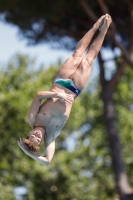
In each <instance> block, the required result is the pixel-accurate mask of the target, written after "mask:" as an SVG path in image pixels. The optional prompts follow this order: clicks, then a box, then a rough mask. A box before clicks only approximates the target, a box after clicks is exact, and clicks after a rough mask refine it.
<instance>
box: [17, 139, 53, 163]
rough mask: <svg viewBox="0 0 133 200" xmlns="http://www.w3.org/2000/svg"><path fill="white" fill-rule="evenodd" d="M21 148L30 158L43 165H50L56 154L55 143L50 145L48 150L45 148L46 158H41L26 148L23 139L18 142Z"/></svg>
mask: <svg viewBox="0 0 133 200" xmlns="http://www.w3.org/2000/svg"><path fill="white" fill-rule="evenodd" d="M18 145H19V147H20V148H21V149H22V150H23V151H24V152H25V154H27V155H28V156H29V157H31V158H33V159H34V160H36V161H37V162H39V163H41V164H43V165H49V163H50V161H51V160H52V158H53V155H54V152H55V141H53V142H52V143H50V144H49V145H48V146H47V147H46V148H45V156H40V155H37V154H35V153H33V152H30V151H29V150H28V148H27V147H26V146H25V144H24V143H23V141H22V139H20V141H18Z"/></svg>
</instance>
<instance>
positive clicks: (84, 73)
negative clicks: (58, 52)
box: [72, 14, 112, 90]
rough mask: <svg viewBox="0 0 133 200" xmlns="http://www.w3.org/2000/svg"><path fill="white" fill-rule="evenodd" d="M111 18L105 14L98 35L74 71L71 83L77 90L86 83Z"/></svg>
mask: <svg viewBox="0 0 133 200" xmlns="http://www.w3.org/2000/svg"><path fill="white" fill-rule="evenodd" d="M111 21H112V20H111V17H110V16H109V15H108V14H106V15H105V18H104V23H103V25H102V26H101V28H100V30H99V34H98V36H97V37H96V39H95V40H94V41H93V43H92V44H91V45H90V48H89V50H88V52H87V54H86V56H84V58H83V59H82V62H81V63H80V65H79V67H78V69H77V70H76V72H75V74H74V75H73V78H72V80H73V82H74V84H75V85H76V86H77V88H78V89H80V90H82V89H83V88H84V86H85V84H86V82H87V79H88V77H89V75H90V70H91V65H92V62H93V60H94V59H95V57H96V56H97V54H98V53H99V51H100V48H101V46H102V43H103V40H104V38H105V35H106V32H107V30H108V28H109V25H110V23H111Z"/></svg>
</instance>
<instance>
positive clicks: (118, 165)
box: [102, 81, 133, 200]
mask: <svg viewBox="0 0 133 200" xmlns="http://www.w3.org/2000/svg"><path fill="white" fill-rule="evenodd" d="M102 99H103V103H104V120H105V125H106V128H107V133H108V140H109V146H110V153H111V157H112V166H113V171H114V177H115V184H116V189H117V191H118V194H119V197H120V200H133V189H132V188H130V186H129V184H128V180H127V176H126V174H125V172H124V167H123V161H122V155H121V147H120V141H119V137H118V132H117V129H116V124H115V112H114V105H113V99H112V92H111V89H110V87H109V82H106V81H105V82H104V84H102Z"/></svg>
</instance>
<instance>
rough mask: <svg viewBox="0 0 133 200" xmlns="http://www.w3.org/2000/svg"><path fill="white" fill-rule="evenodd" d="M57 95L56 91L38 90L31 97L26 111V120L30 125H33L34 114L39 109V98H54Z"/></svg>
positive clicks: (34, 120) (34, 121)
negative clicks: (33, 96) (31, 99)
mask: <svg viewBox="0 0 133 200" xmlns="http://www.w3.org/2000/svg"><path fill="white" fill-rule="evenodd" d="M54 97H57V93H55V92H49V91H48V92H47V91H45V92H38V93H37V95H36V96H35V98H34V99H33V101H32V103H31V106H30V109H29V112H28V116H27V119H28V122H29V124H30V126H32V127H33V126H34V124H35V123H36V115H37V113H38V111H39V108H40V105H41V100H42V99H44V98H46V99H47V98H54Z"/></svg>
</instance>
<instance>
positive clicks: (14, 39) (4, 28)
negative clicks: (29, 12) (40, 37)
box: [0, 21, 72, 66]
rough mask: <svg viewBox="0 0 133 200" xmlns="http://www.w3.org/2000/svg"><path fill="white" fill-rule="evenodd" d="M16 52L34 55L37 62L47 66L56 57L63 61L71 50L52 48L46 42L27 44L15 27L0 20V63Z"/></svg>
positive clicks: (54, 60)
mask: <svg viewBox="0 0 133 200" xmlns="http://www.w3.org/2000/svg"><path fill="white" fill-rule="evenodd" d="M16 53H21V54H26V55H30V56H31V57H35V58H36V59H37V63H39V64H42V63H43V64H44V65H46V66H48V65H50V64H53V63H56V62H57V60H58V59H61V60H62V61H63V62H64V61H65V60H66V59H67V58H68V57H69V56H70V55H71V53H72V52H71V51H67V50H66V51H65V50H56V49H52V48H51V47H50V46H49V45H48V44H42V45H36V46H28V45H27V40H26V39H22V38H21V39H20V35H19V30H18V28H17V27H15V26H12V25H9V24H5V23H3V22H1V21H0V64H2V63H6V62H8V61H9V59H10V58H11V57H12V56H14V55H15V54H16Z"/></svg>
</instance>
